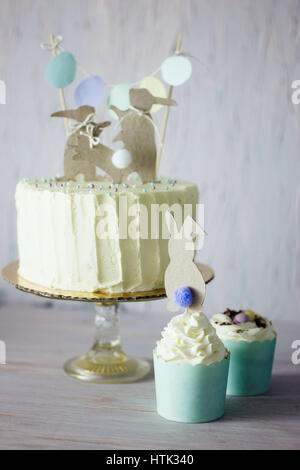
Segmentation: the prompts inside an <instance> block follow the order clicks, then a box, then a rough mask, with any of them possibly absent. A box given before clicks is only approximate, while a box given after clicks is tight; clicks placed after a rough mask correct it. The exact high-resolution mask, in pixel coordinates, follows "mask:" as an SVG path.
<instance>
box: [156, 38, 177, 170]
mask: <svg viewBox="0 0 300 470" xmlns="http://www.w3.org/2000/svg"><path fill="white" fill-rule="evenodd" d="M181 43H182V34H181V33H180V34H179V35H178V38H177V44H176V53H178V52H180V50H181ZM173 88H174V87H173V85H171V86H170V88H169V94H168V99H169V100H170V99H171V98H172V94H173ZM169 113H170V106H167V109H166V113H165V118H164V123H163V128H162V133H161V146H160V149H159V153H158V157H157V161H156V178H157V176H158V170H159V165H160V160H161V156H162V153H163V147H164V142H165V138H166V131H167V125H168V119H169Z"/></svg>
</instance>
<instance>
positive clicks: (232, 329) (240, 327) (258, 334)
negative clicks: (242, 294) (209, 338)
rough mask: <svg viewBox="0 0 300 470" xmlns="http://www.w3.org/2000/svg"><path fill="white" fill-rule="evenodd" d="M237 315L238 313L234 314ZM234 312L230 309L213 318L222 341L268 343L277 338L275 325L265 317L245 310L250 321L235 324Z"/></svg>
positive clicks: (212, 321)
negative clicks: (267, 341)
mask: <svg viewBox="0 0 300 470" xmlns="http://www.w3.org/2000/svg"><path fill="white" fill-rule="evenodd" d="M233 313H237V312H233ZM233 313H232V311H230V310H229V309H228V310H226V312H224V313H217V314H215V315H214V316H213V317H212V318H211V324H212V325H213V327H214V328H215V329H216V332H217V335H218V336H219V337H220V338H221V340H223V341H225V340H232V341H246V342H248V343H251V342H253V341H260V342H261V341H266V340H272V339H274V338H275V336H276V333H275V331H274V329H273V325H272V323H271V322H270V320H268V319H267V318H265V317H262V316H261V315H257V314H256V313H254V312H252V311H250V310H244V313H246V314H248V316H249V320H250V321H247V322H245V323H238V324H234V323H233V318H234V315H233Z"/></svg>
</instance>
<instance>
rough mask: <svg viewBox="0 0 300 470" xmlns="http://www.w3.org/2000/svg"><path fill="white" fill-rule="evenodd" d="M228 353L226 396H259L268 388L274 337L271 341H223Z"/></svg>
mask: <svg viewBox="0 0 300 470" xmlns="http://www.w3.org/2000/svg"><path fill="white" fill-rule="evenodd" d="M223 343H224V346H225V347H226V348H227V349H228V350H229V351H230V367H229V376H228V385H227V395H234V396H249V395H261V394H263V393H266V392H267V391H268V390H269V388H270V383H271V375H272V367H273V359H274V351H275V346H276V337H275V338H274V339H273V340H271V341H270V340H266V341H262V342H259V341H254V342H252V343H247V342H246V341H232V340H223Z"/></svg>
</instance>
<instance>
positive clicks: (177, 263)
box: [165, 212, 205, 312]
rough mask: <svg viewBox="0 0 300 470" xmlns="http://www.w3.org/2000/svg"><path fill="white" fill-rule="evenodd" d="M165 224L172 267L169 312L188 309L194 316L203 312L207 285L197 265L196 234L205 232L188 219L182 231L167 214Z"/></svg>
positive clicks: (167, 282)
mask: <svg viewBox="0 0 300 470" xmlns="http://www.w3.org/2000/svg"><path fill="white" fill-rule="evenodd" d="M165 217H166V224H167V227H168V229H169V232H170V235H171V236H170V240H169V245H168V248H169V256H170V263H169V265H168V267H167V269H166V272H165V289H166V294H167V297H168V305H167V307H168V310H170V311H172V312H176V311H178V310H179V309H180V308H181V307H188V309H189V310H190V311H192V312H197V311H198V312H199V311H201V310H202V304H203V302H204V298H205V282H204V279H203V276H202V274H201V271H200V270H199V268H198V266H197V265H196V263H194V257H195V249H196V243H197V234H199V233H203V232H204V231H203V229H202V228H201V227H200V225H199V224H197V222H195V220H194V219H193V218H192V217H190V216H188V217H186V219H185V220H184V223H183V225H182V227H181V229H180V230H178V227H177V224H176V221H175V219H174V217H173V216H172V214H171V213H170V212H166V216H165Z"/></svg>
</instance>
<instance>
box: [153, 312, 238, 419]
mask: <svg viewBox="0 0 300 470" xmlns="http://www.w3.org/2000/svg"><path fill="white" fill-rule="evenodd" d="M153 354H154V369H155V385H156V398H157V410H158V413H159V414H160V415H161V416H163V417H164V418H167V419H170V420H174V421H183V422H190V423H193V422H196V423H199V422H207V421H213V420H216V419H218V418H220V417H221V416H222V415H223V413H224V408H225V398H226V385H227V376H228V366H229V352H228V351H227V349H226V348H225V347H224V345H223V343H222V341H221V340H220V339H219V338H218V336H217V334H216V331H215V329H214V328H213V327H212V325H211V324H210V323H209V320H208V318H207V317H206V316H205V315H204V314H203V313H202V312H190V311H189V310H188V309H186V310H185V311H184V313H182V314H180V315H176V316H175V317H173V318H172V319H171V320H170V322H169V323H168V325H167V326H166V327H165V328H164V330H163V331H162V338H161V339H160V340H159V341H158V342H157V345H156V348H155V350H154V353H153Z"/></svg>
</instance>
